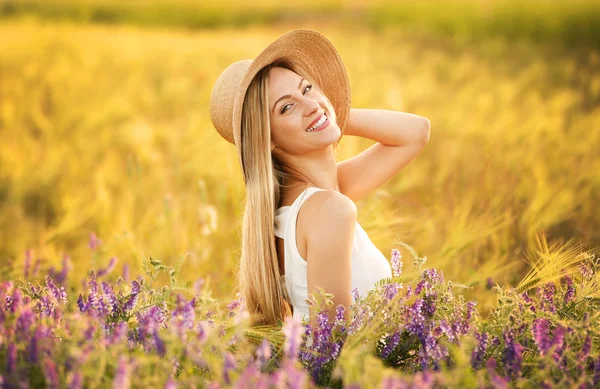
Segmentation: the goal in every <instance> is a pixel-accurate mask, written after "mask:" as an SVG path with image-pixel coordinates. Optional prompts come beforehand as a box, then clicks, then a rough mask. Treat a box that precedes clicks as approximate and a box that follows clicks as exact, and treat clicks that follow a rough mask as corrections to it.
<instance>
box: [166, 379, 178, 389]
mask: <svg viewBox="0 0 600 389" xmlns="http://www.w3.org/2000/svg"><path fill="white" fill-rule="evenodd" d="M165 389H177V382H175V381H174V380H173V378H169V380H168V381H167V383H166V384H165Z"/></svg>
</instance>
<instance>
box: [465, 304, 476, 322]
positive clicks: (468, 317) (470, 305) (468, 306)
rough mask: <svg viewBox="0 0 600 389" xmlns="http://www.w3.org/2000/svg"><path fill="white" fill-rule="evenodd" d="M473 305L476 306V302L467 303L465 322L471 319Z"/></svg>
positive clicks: (473, 309)
mask: <svg viewBox="0 0 600 389" xmlns="http://www.w3.org/2000/svg"><path fill="white" fill-rule="evenodd" d="M475 305H477V301H475V300H471V301H467V316H466V318H465V321H467V322H470V321H471V318H472V317H473V313H474V312H475Z"/></svg>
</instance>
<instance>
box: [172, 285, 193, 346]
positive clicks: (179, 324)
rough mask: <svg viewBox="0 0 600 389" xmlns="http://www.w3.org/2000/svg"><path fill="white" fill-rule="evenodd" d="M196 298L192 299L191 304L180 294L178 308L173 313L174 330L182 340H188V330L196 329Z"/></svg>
mask: <svg viewBox="0 0 600 389" xmlns="http://www.w3.org/2000/svg"><path fill="white" fill-rule="evenodd" d="M195 307H196V298H195V297H194V298H192V299H191V300H190V301H189V302H186V301H185V299H184V298H183V297H182V296H181V295H180V294H178V295H177V303H176V308H175V309H174V310H173V311H172V312H171V321H172V322H173V323H174V326H173V328H174V330H175V331H176V333H177V334H178V335H179V337H180V338H181V339H185V338H186V332H187V330H190V329H192V328H194V320H195V318H196V312H195V310H194V308H195Z"/></svg>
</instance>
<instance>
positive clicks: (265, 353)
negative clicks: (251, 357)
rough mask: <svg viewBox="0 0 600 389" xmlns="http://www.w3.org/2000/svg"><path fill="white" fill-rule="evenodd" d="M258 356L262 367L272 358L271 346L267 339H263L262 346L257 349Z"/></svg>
mask: <svg viewBox="0 0 600 389" xmlns="http://www.w3.org/2000/svg"><path fill="white" fill-rule="evenodd" d="M256 356H257V357H258V361H259V363H260V366H261V367H264V366H266V365H267V363H268V362H269V359H270V358H271V344H270V343H269V341H268V340H267V339H263V341H262V342H261V343H260V346H258V348H257V349H256Z"/></svg>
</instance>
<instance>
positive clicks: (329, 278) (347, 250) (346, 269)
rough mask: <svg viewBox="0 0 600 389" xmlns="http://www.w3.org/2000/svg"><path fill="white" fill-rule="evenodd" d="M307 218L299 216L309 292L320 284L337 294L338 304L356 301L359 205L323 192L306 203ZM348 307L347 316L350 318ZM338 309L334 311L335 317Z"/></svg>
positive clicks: (313, 315) (313, 317) (312, 317)
mask: <svg viewBox="0 0 600 389" xmlns="http://www.w3.org/2000/svg"><path fill="white" fill-rule="evenodd" d="M303 208H306V209H305V211H306V212H305V213H304V215H302V216H304V217H302V218H300V217H299V219H298V226H297V227H298V229H299V230H300V231H302V233H303V236H305V241H306V261H307V268H308V270H307V272H308V274H307V277H308V293H309V294H311V293H314V294H316V293H317V292H318V291H317V287H321V288H323V289H324V291H325V292H327V293H332V294H333V302H334V307H336V306H337V305H338V304H342V305H343V306H344V307H346V308H348V307H349V306H350V304H351V303H352V294H351V276H352V273H351V264H352V244H353V241H354V230H355V226H356V220H357V219H356V205H355V204H354V202H352V200H350V199H349V198H347V197H346V196H344V195H343V194H341V193H339V192H336V191H319V192H316V193H314V194H313V195H312V196H310V197H309V198H308V199H307V200H306V202H305V203H304V204H303ZM347 311H348V310H347V309H346V317H348V312H347ZM334 317H335V310H333V309H332V310H330V312H329V318H330V320H333V319H334ZM309 318H310V323H311V325H312V326H316V325H317V318H316V312H312V310H311V311H309Z"/></svg>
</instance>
